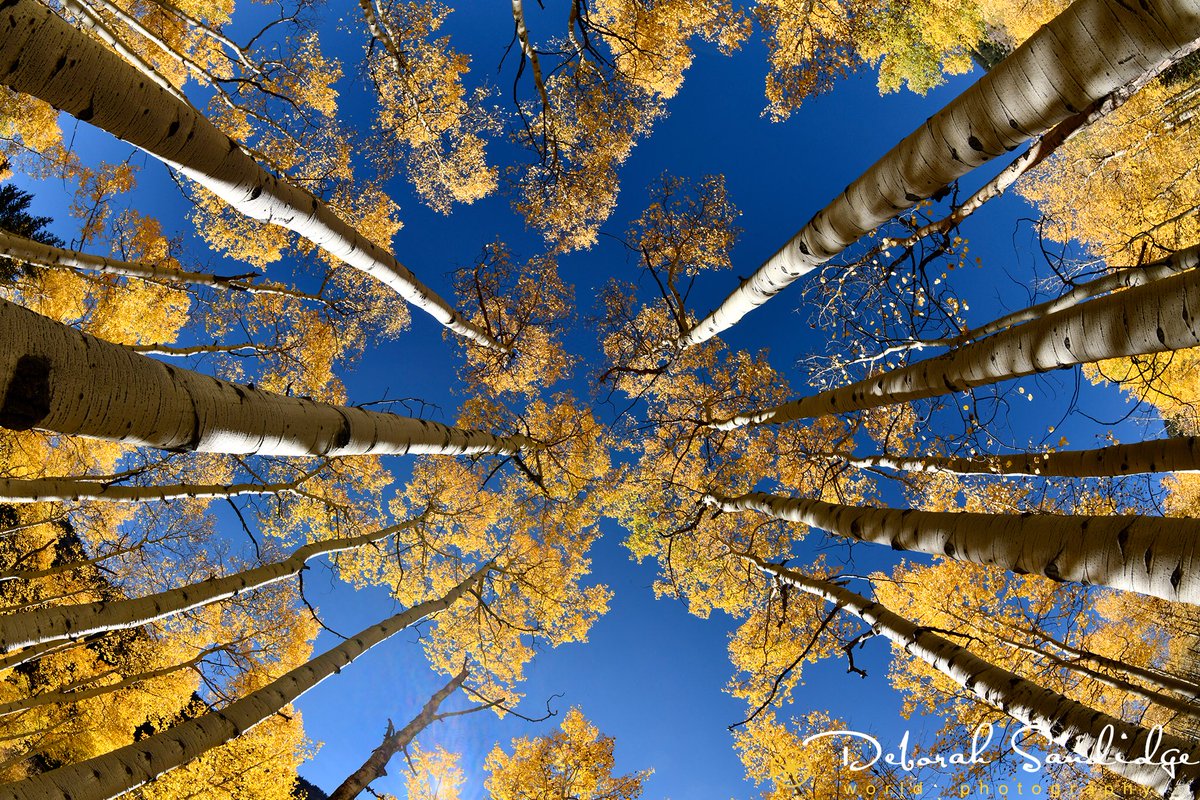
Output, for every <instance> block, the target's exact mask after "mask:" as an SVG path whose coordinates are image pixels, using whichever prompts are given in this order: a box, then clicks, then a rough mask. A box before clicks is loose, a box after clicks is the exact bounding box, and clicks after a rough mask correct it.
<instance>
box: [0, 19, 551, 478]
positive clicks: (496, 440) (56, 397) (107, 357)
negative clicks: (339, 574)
mask: <svg viewBox="0 0 1200 800" xmlns="http://www.w3.org/2000/svg"><path fill="white" fill-rule="evenodd" d="M21 2H24V0H21ZM2 19H3V12H2V11H0V20H2ZM0 342H4V347H3V349H2V350H0V398H3V400H2V401H0V426H2V427H6V428H13V429H17V430H24V429H28V428H41V429H43V430H50V431H55V432H57V433H66V434H76V435H80V436H90V437H93V438H98V439H108V440H111V441H122V442H128V443H130V444H137V445H145V446H149V447H159V448H164V449H168V450H189V451H198V452H206V453H230V454H245V453H257V454H260V455H325V456H337V455H364V454H375V455H399V454H406V453H440V454H443V455H466V454H471V453H501V454H506V455H512V454H515V453H517V452H519V451H520V449H521V447H522V446H525V445H528V444H529V440H528V439H526V438H525V437H524V436H494V435H492V434H489V433H484V432H482V431H475V430H468V429H463V428H450V427H447V426H445V425H439V424H437V423H435V422H429V421H426V420H420V419H412V418H409V417H401V416H398V415H395V414H382V413H379V412H375V411H365V410H363V409H361V408H355V407H352V406H335V405H329V404H327V403H320V402H317V401H315V400H308V399H306V398H301V397H285V396H282V395H275V394H270V393H268V392H264V391H262V390H260V389H255V388H253V387H252V386H239V385H237V384H233V383H227V382H226V381H220V380H217V379H216V378H212V377H209V376H207V375H201V374H199V373H196V372H191V371H189V370H185V369H180V368H177V367H172V366H169V365H166V364H163V363H161V362H159V361H155V360H153V359H151V358H147V357H146V356H141V355H138V354H137V353H133V352H130V351H129V350H128V348H124V347H121V346H120V345H115V344H112V343H109V342H105V341H102V340H100V339H97V338H95V337H94V336H90V335H88V334H86V333H81V332H79V331H77V330H75V329H73V328H70V327H68V326H66V325H62V324H60V323H58V322H55V321H53V320H51V319H47V318H46V317H43V316H41V315H39V314H35V313H34V312H32V311H29V310H27V309H24V308H21V307H20V306H18V305H14V304H13V303H9V302H7V301H4V300H0Z"/></svg>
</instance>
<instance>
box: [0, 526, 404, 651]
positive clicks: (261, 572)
mask: <svg viewBox="0 0 1200 800" xmlns="http://www.w3.org/2000/svg"><path fill="white" fill-rule="evenodd" d="M412 524H413V521H412V520H407V521H405V522H401V523H399V524H397V525H391V526H389V527H387V528H382V529H380V530H377V531H372V532H371V533H364V534H361V535H359V536H344V537H341V538H338V539H328V540H326V541H323V542H312V543H310V544H306V545H304V546H302V547H298V548H296V549H295V550H294V551H293V552H292V554H291V555H290V556H289V557H288V558H286V559H284V560H283V561H277V562H275V563H272V564H264V565H262V566H260V567H252V568H251V569H247V570H243V571H242V572H238V573H235V574H233V575H226V576H224V577H220V578H210V579H209V580H206V581H202V582H200V583H195V584H191V585H190V586H181V587H179V588H177V589H170V590H168V591H165V592H159V593H158V594H152V595H147V596H146V597H136V598H131V599H129V600H113V601H101V602H96V603H81V604H78V605H60V606H49V607H46V608H36V609H33V610H30V611H23V612H21V613H20V614H10V615H7V616H0V653H8V652H11V651H13V650H17V649H19V648H22V647H30V646H31V645H36V644H43V643H45V642H50V641H55V640H57V639H62V638H67V637H69V638H72V639H77V638H79V637H82V636H90V635H91V634H94V633H104V632H106V631H116V630H126V629H128V628H138V627H141V626H142V625H145V624H147V623H149V622H154V621H155V620H159V619H163V618H165V617H169V616H171V615H173V614H178V613H180V612H183V611H187V610H189V609H192V608H199V607H200V606H205V605H209V604H211V603H216V602H220V601H221V600H226V599H228V598H230V597H236V596H237V595H239V594H241V593H242V592H248V591H251V590H254V589H259V588H262V587H263V586H269V585H271V584H273V583H278V582H279V581H282V580H286V579H287V578H290V577H292V576H293V575H295V574H297V573H298V572H300V571H301V570H302V569H304V565H305V563H307V562H308V561H311V560H312V559H314V558H317V557H318V556H323V555H330V554H333V553H340V552H344V551H346V550H353V549H354V548H356V547H362V546H364V545H367V544H370V543H372V542H378V541H381V540H383V539H386V538H387V537H389V536H392V535H393V534H395V533H398V532H399V531H402V530H404V529H405V528H408V527H410V526H411V525H412Z"/></svg>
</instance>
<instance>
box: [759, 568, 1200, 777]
mask: <svg viewBox="0 0 1200 800" xmlns="http://www.w3.org/2000/svg"><path fill="white" fill-rule="evenodd" d="M746 558H748V559H749V560H750V561H752V562H754V563H756V564H757V565H758V566H759V568H760V569H762V571H763V572H765V573H766V574H768V575H772V576H774V577H776V578H777V579H778V580H780V581H782V582H784V583H786V584H787V585H789V586H791V587H794V588H796V589H799V590H800V591H802V592H807V593H808V594H811V595H815V596H816V597H820V598H822V599H824V600H825V601H827V602H829V603H833V604H834V605H836V606H837V607H838V608H840V609H842V610H844V611H846V612H848V613H850V614H853V615H854V616H856V617H858V618H859V619H861V620H862V621H863V622H865V623H867V624H868V625H870V626H871V628H872V629H873V630H874V631H875V632H876V633H877V634H880V635H882V636H885V637H887V638H888V639H889V640H891V641H892V642H894V643H896V644H898V645H899V646H900V647H902V648H904V650H906V651H907V652H908V653H911V654H912V655H913V656H915V657H917V658H919V659H921V660H922V661H924V662H925V663H927V664H929V665H930V666H932V667H933V668H934V669H936V670H938V671H939V672H941V673H942V674H943V675H945V676H946V677H948V678H950V679H951V680H952V681H954V682H955V683H956V684H958V685H959V686H961V687H963V688H964V689H966V690H967V691H969V692H971V693H972V694H974V695H975V696H976V697H978V698H980V699H981V700H983V701H984V702H985V703H987V704H988V705H990V706H993V707H995V708H998V709H1000V710H1001V711H1003V712H1004V713H1005V714H1007V715H1009V716H1010V717H1012V718H1013V719H1015V720H1017V721H1019V722H1021V723H1023V724H1025V725H1026V726H1028V727H1029V728H1030V729H1031V730H1032V731H1034V732H1036V733H1038V734H1040V735H1041V736H1042V737H1043V738H1044V739H1045V740H1046V741H1051V742H1054V743H1055V744H1058V745H1061V746H1062V747H1065V748H1066V749H1068V750H1070V751H1071V752H1073V753H1077V754H1078V755H1081V756H1083V757H1085V758H1087V759H1089V760H1091V761H1095V762H1102V763H1103V764H1104V765H1105V766H1106V767H1107V768H1108V769H1109V770H1111V771H1112V772H1114V773H1116V774H1118V775H1120V776H1122V777H1124V778H1127V779H1129V780H1131V781H1133V782H1134V783H1137V784H1139V785H1141V786H1145V787H1147V788H1149V789H1152V790H1154V791H1156V792H1159V793H1160V794H1162V795H1163V796H1164V797H1166V798H1171V799H1174V798H1194V797H1196V796H1197V794H1200V748H1197V746H1196V744H1195V743H1194V742H1191V741H1188V740H1185V739H1182V738H1180V737H1178V736H1174V735H1172V734H1167V733H1162V734H1161V739H1160V740H1159V744H1158V747H1157V748H1155V747H1154V745H1153V742H1154V741H1155V737H1156V735H1157V734H1156V733H1155V732H1153V731H1150V730H1147V729H1145V728H1142V727H1140V726H1138V725H1134V724H1132V723H1128V722H1124V721H1122V720H1120V719H1118V718H1116V717H1111V716H1109V715H1108V714H1105V713H1104V712H1102V711H1097V710H1096V709H1093V708H1089V707H1088V706H1085V705H1083V704H1082V703H1077V702H1075V701H1074V700H1071V699H1069V698H1067V697H1065V696H1063V695H1061V694H1059V693H1057V692H1052V691H1050V690H1049V689H1046V688H1043V687H1042V686H1039V685H1037V684H1036V683H1034V682H1032V681H1030V680H1027V679H1025V678H1022V677H1021V676H1020V675H1016V674H1015V673H1012V672H1009V671H1008V670H1006V669H1001V668H1000V667H997V666H996V665H995V664H992V663H990V662H988V661H984V660H983V659H982V658H979V657H978V656H976V655H975V654H974V653H972V652H971V651H970V650H968V649H966V648H965V647H961V646H960V645H957V644H954V643H953V642H951V641H949V640H947V639H945V638H943V637H941V636H939V635H938V634H936V633H933V632H932V631H930V630H929V629H927V628H922V627H921V626H919V625H916V624H914V623H913V622H911V621H909V620H907V619H905V618H904V617H901V616H900V615H899V614H896V613H894V612H892V611H890V610H888V609H887V608H885V607H884V606H882V605H880V604H879V603H876V602H873V601H871V600H868V599H867V598H865V597H863V596H862V595H859V594H856V593H854V592H851V591H850V590H848V589H846V588H844V587H842V586H839V585H837V584H835V583H832V582H830V581H824V580H818V579H815V578H811V577H808V576H806V575H803V574H801V573H799V572H796V571H794V570H790V569H786V568H784V567H780V566H778V565H775V564H768V563H766V562H765V561H763V560H762V559H759V558H757V557H755V556H747V557H746ZM1171 751H1174V752H1175V754H1176V755H1178V754H1186V755H1187V759H1188V761H1189V762H1191V763H1189V764H1186V765H1180V766H1178V767H1177V770H1176V771H1174V774H1170V772H1169V771H1168V770H1167V769H1164V768H1163V766H1161V765H1160V764H1159V763H1158V762H1154V763H1128V762H1133V761H1136V760H1137V759H1139V758H1143V757H1144V756H1146V754H1147V752H1151V753H1157V754H1158V756H1159V758H1161V757H1163V756H1164V755H1166V754H1167V753H1169V752H1171ZM1148 760H1150V761H1154V759H1153V758H1151V759H1148Z"/></svg>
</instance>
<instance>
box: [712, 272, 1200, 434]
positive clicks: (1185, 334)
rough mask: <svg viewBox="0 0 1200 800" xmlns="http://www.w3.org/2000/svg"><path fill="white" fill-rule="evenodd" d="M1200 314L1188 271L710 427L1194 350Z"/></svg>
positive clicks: (1199, 279)
mask: <svg viewBox="0 0 1200 800" xmlns="http://www.w3.org/2000/svg"><path fill="white" fill-rule="evenodd" d="M1197 310H1200V271H1198V270H1187V271H1185V272H1182V273H1180V274H1178V275H1172V276H1171V277H1168V278H1162V279H1160V280H1156V281H1154V282H1152V283H1148V284H1145V285H1142V286H1135V287H1133V288H1130V289H1126V290H1124V291H1121V292H1115V293H1113V294H1110V295H1106V296H1104V297H1099V298H1096V299H1094V300H1090V301H1088V302H1086V303H1081V304H1079V305H1077V306H1073V307H1071V308H1067V309H1064V310H1062V311H1057V312H1055V313H1052V314H1047V315H1046V316H1044V317H1041V318H1040V319H1036V320H1033V321H1031V322H1027V323H1025V324H1023V325H1018V326H1016V327H1014V328H1009V329H1008V330H1004V331H1001V332H999V333H997V334H995V335H994V336H990V337H988V338H986V339H982V340H980V341H977V342H972V343H970V344H966V345H963V346H962V347H961V348H959V349H957V350H954V351H951V352H949V353H946V354H944V355H941V356H937V357H936V358H930V359H925V360H924V361H918V362H916V363H913V364H909V365H907V366H904V367H899V368H897V369H893V370H888V371H887V372H884V373H882V374H880V375H875V376H873V377H870V378H866V379H864V380H861V381H857V382H855V383H852V384H849V385H848V386H843V387H840V388H837V389H831V390H829V391H825V392H820V393H818V394H815V395H810V396H808V397H802V398H800V399H797V400H792V401H789V402H787V403H783V404H782V405H778V406H774V407H772V408H767V409H762V410H755V411H751V412H747V413H744V414H739V415H737V416H734V417H730V418H727V419H723V420H717V421H715V422H713V423H711V424H712V427H714V428H720V429H722V430H729V429H732V428H738V427H742V426H744V425H754V424H765V423H779V422H787V421H789V420H796V419H806V418H810V417H818V416H821V415H824V414H839V413H843V412H848V411H861V410H864V409H870V408H879V407H880V406H886V405H892V404H896V403H907V402H910V401H913V400H923V399H926V398H930V397H936V396H938V395H942V394H947V393H950V392H961V391H965V390H967V389H971V388H974V387H976V386H987V385H989V384H994V383H999V382H1001V381H1004V380H1008V379H1010V378H1020V377H1023V376H1026V375H1034V374H1036V373H1040V372H1048V371H1050V370H1055V369H1061V368H1063V367H1070V366H1074V365H1076V364H1086V363H1090V362H1093V361H1102V360H1104V359H1107V358H1120V357H1123V356H1134V355H1148V354H1151V353H1161V352H1164V351H1167V350H1183V349H1186V348H1189V347H1196V346H1198V345H1200V319H1198V318H1197V317H1196V311H1197Z"/></svg>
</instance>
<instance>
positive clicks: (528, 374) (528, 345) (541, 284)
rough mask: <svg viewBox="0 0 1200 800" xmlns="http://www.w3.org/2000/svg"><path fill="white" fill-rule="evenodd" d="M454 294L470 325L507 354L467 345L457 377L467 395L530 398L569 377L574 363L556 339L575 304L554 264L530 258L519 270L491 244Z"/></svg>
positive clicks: (496, 244) (457, 280)
mask: <svg viewBox="0 0 1200 800" xmlns="http://www.w3.org/2000/svg"><path fill="white" fill-rule="evenodd" d="M455 289H456V294H457V295H458V297H459V299H460V302H459V307H460V308H464V309H472V312H471V316H470V318H471V321H472V322H473V323H475V324H476V325H478V326H479V327H480V328H482V329H483V330H485V331H487V333H488V335H490V336H491V337H492V338H493V339H495V340H496V341H498V342H500V343H501V344H503V345H504V346H505V347H508V348H511V349H510V351H509V352H507V353H505V352H500V351H497V350H495V349H493V348H485V347H480V346H478V345H467V348H466V352H465V358H466V363H465V364H464V366H463V368H462V369H461V370H460V373H459V375H460V378H461V379H462V380H463V383H464V384H465V385H466V386H467V387H469V390H470V391H473V392H482V393H485V394H487V395H490V396H492V397H500V396H504V395H516V396H522V395H523V396H526V397H533V396H535V395H537V394H538V393H540V392H541V391H543V390H545V389H549V388H550V387H552V386H553V385H554V384H555V383H557V382H558V381H560V380H563V379H565V378H566V377H568V376H569V374H570V370H571V366H572V364H573V363H574V359H573V358H572V357H571V356H570V355H569V354H568V353H567V352H566V350H564V349H563V346H562V343H561V341H560V339H561V331H562V328H563V327H564V325H565V323H566V322H567V321H568V320H569V319H570V318H571V312H572V309H573V307H574V300H575V298H574V293H573V291H572V289H571V287H570V286H568V285H566V284H564V283H563V282H562V278H561V277H559V274H558V267H557V264H556V263H555V260H554V259H553V258H551V257H549V256H542V257H540V258H533V259H530V260H529V261H528V262H527V263H526V264H525V266H524V267H522V268H520V269H518V268H517V266H516V265H515V264H513V262H512V255H511V253H509V251H508V249H507V248H506V247H505V246H504V245H503V244H501V243H500V242H494V243H492V244H489V245H486V246H485V247H484V251H483V256H482V257H481V259H480V260H479V261H478V262H477V263H476V264H475V265H474V266H473V267H468V268H464V269H461V270H459V271H458V273H457V275H456V278H455Z"/></svg>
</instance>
